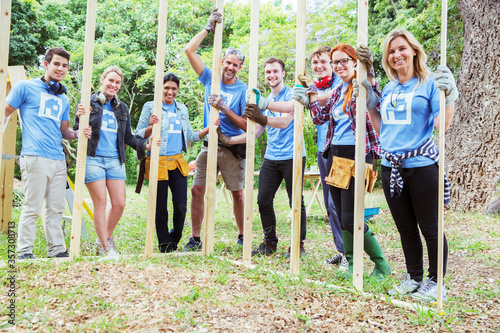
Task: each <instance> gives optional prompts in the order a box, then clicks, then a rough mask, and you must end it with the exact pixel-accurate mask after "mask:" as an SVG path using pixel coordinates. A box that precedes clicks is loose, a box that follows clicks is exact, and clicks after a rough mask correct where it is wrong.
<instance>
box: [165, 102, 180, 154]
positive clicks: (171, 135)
mask: <svg viewBox="0 0 500 333" xmlns="http://www.w3.org/2000/svg"><path fill="white" fill-rule="evenodd" d="M165 110H166V112H165ZM176 110H177V108H176V107H175V103H174V104H170V105H169V104H165V103H163V112H162V117H168V123H169V128H168V134H167V138H166V139H167V140H168V147H167V150H166V152H165V156H171V155H177V154H180V153H181V152H182V124H181V120H180V119H179V117H178V116H177V113H176Z"/></svg>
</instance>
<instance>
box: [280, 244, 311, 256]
mask: <svg viewBox="0 0 500 333" xmlns="http://www.w3.org/2000/svg"><path fill="white" fill-rule="evenodd" d="M306 255H307V253H306V250H304V244H302V243H300V256H301V257H302V256H306ZM285 258H287V259H290V248H288V252H287V253H285Z"/></svg>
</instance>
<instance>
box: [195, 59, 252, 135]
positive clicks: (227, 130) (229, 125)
mask: <svg viewBox="0 0 500 333" xmlns="http://www.w3.org/2000/svg"><path fill="white" fill-rule="evenodd" d="M199 80H200V82H201V83H203V85H204V86H205V112H203V127H208V126H209V121H210V104H208V97H209V96H210V95H211V93H212V70H211V69H210V68H208V67H207V66H205V69H204V70H203V73H201V76H200V78H199ZM247 90H248V86H247V85H246V84H245V83H243V82H241V80H239V79H236V82H235V83H234V84H230V85H228V84H224V83H223V82H222V80H221V82H220V96H221V97H222V99H224V101H225V102H226V104H227V105H229V108H230V109H231V110H232V111H233V112H234V113H236V114H237V115H238V116H240V117H241V116H243V113H244V112H245V106H246V101H245V93H246V92H247ZM219 116H220V123H221V125H220V127H221V130H222V133H224V134H225V135H227V136H230V137H231V136H236V135H239V134H241V133H243V130H242V129H241V128H239V127H238V126H236V125H235V124H234V123H233V122H232V121H231V120H229V118H228V117H226V115H225V114H223V113H220V112H219ZM207 137H208V135H207Z"/></svg>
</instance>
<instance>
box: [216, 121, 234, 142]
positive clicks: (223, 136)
mask: <svg viewBox="0 0 500 333" xmlns="http://www.w3.org/2000/svg"><path fill="white" fill-rule="evenodd" d="M216 132H217V135H218V138H219V142H220V143H222V144H223V145H226V146H227V145H228V144H229V140H231V137H229V136H227V135H226V134H223V133H222V130H221V129H220V126H217V129H216Z"/></svg>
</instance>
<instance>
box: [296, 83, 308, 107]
mask: <svg viewBox="0 0 500 333" xmlns="http://www.w3.org/2000/svg"><path fill="white" fill-rule="evenodd" d="M292 98H293V99H294V100H296V101H299V102H300V103H302V104H303V105H304V106H306V107H307V106H309V97H308V96H307V88H305V87H303V86H299V85H295V87H293V89H292Z"/></svg>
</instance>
